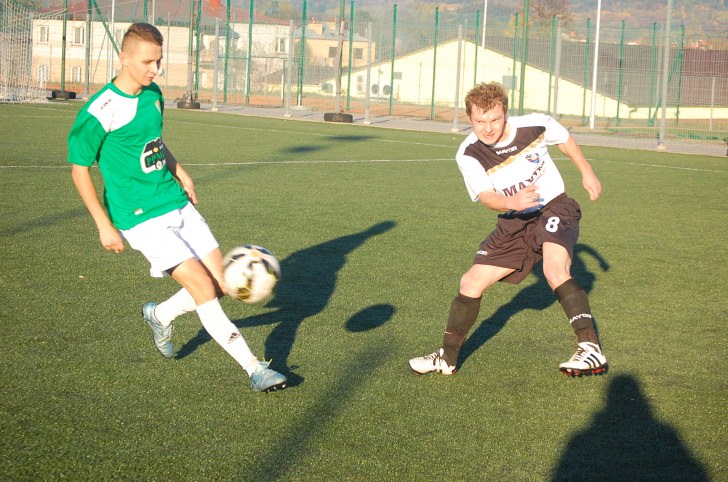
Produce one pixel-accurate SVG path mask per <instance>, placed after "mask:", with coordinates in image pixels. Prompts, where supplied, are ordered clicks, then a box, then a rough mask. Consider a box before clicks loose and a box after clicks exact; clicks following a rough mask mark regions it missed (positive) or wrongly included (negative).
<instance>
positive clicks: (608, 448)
mask: <svg viewBox="0 0 728 482" xmlns="http://www.w3.org/2000/svg"><path fill="white" fill-rule="evenodd" d="M552 480H553V481H567V480H573V481H582V480H599V481H604V480H608V481H612V480H613V481H626V480H656V481H657V480H660V481H667V480H675V481H677V480H679V481H707V480H709V478H708V476H707V474H706V471H705V468H704V467H703V466H702V465H701V464H700V462H699V461H698V460H697V459H696V458H695V456H693V455H692V454H691V453H690V450H689V449H688V448H687V447H686V446H685V444H684V443H683V442H682V441H681V440H680V437H679V436H678V434H677V432H676V431H675V430H674V429H673V428H672V427H670V426H669V425H666V424H664V423H662V422H660V421H659V420H657V419H656V418H655V417H654V415H653V414H652V409H651V407H650V404H649V402H648V401H647V399H646V398H645V395H644V393H643V391H642V388H641V387H640V384H639V382H638V381H637V380H636V379H635V378H634V377H633V376H631V375H618V376H617V377H615V378H613V379H612V380H611V382H610V384H609V388H608V393H607V406H606V407H605V408H604V410H602V411H601V412H599V413H597V414H596V415H595V416H594V419H593V420H592V423H591V425H590V426H589V427H587V428H586V429H585V430H584V431H583V432H581V433H578V434H576V435H575V436H574V437H573V438H572V439H571V441H570V442H569V443H568V445H567V446H566V448H565V450H564V452H563V454H562V455H561V460H560V461H559V464H558V466H557V467H556V469H555V471H554V473H553V478H552Z"/></svg>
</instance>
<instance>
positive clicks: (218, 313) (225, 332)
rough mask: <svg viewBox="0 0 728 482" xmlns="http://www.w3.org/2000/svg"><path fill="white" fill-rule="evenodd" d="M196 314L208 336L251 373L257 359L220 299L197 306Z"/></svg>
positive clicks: (256, 364) (255, 366) (256, 363)
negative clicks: (221, 304)
mask: <svg viewBox="0 0 728 482" xmlns="http://www.w3.org/2000/svg"><path fill="white" fill-rule="evenodd" d="M197 316H199V317H200V321H201V322H202V326H204V327H205V330H207V332H208V333H209V334H210V336H211V337H212V338H213V339H214V340H215V341H216V342H217V343H218V344H219V345H220V346H221V347H223V349H224V350H225V351H226V352H228V354H229V355H230V356H231V357H233V358H234V359H235V361H236V362H238V363H239V364H240V366H241V367H243V368H244V369H245V371H246V372H248V375H252V374H253V372H254V371H255V369H256V368H257V366H258V359H257V358H256V357H255V355H253V352H251V351H250V348H248V344H247V343H246V342H245V339H244V338H243V335H241V334H240V330H238V327H237V326H235V325H234V324H233V323H232V322H231V321H230V318H228V317H227V315H226V314H225V312H224V311H223V309H222V306H220V300H218V299H217V298H215V299H213V300H210V301H208V302H207V303H204V304H202V305H200V306H198V307H197Z"/></svg>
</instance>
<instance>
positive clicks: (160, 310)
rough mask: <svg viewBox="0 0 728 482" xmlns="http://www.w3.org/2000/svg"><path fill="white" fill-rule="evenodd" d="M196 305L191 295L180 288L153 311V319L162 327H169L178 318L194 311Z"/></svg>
mask: <svg viewBox="0 0 728 482" xmlns="http://www.w3.org/2000/svg"><path fill="white" fill-rule="evenodd" d="M196 309H197V305H195V300H193V299H192V295H190V294H189V292H188V291H187V290H186V289H184V288H182V289H181V290H179V291H178V292H176V293H175V294H173V295H172V296H171V297H170V298H169V299H168V300H167V301H163V302H161V303H159V304H158V305H157V307H156V308H155V309H154V317H155V318H156V319H157V321H159V322H160V323H161V324H162V326H169V325H170V324H171V323H172V322H173V321H174V320H175V319H176V318H177V317H178V316H180V315H184V314H185V313H189V312H190V311H195V310H196Z"/></svg>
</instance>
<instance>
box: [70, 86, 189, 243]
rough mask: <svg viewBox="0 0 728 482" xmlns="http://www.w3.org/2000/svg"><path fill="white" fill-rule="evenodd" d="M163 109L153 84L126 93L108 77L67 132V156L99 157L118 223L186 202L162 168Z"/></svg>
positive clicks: (79, 160)
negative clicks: (109, 80)
mask: <svg viewBox="0 0 728 482" xmlns="http://www.w3.org/2000/svg"><path fill="white" fill-rule="evenodd" d="M163 110H164V98H163V96H162V92H161V90H160V89H159V87H158V86H157V85H156V84H154V83H152V84H151V85H150V86H149V87H143V88H142V91H141V92H140V93H139V94H138V95H129V94H125V93H124V92H122V91H121V90H119V89H118V88H117V87H116V86H115V85H114V84H113V82H111V83H109V84H107V85H106V86H105V87H104V88H103V89H102V90H101V91H99V92H97V93H96V94H95V95H94V96H93V97H91V99H89V101H88V103H87V104H86V105H85V106H84V107H83V109H82V110H81V111H80V112H79V113H78V116H77V117H76V121H75V122H74V124H73V127H72V128H71V131H70V133H69V134H68V162H70V163H72V164H78V165H81V166H91V165H92V164H93V163H94V162H98V164H99V168H100V169H101V175H102V176H103V178H104V205H105V206H106V211H107V212H108V214H109V217H110V218H111V222H112V223H114V225H115V226H116V227H117V228H119V229H129V228H132V227H134V226H136V225H137V224H139V223H141V222H144V221H146V220H148V219H151V218H154V217H157V216H160V215H162V214H166V213H168V212H170V211H173V210H175V209H178V208H181V207H183V206H184V205H185V204H187V201H188V200H187V194H186V193H185V192H184V190H183V189H182V187H181V186H180V185H179V184H178V183H177V181H176V180H175V179H174V177H173V176H172V173H171V172H170V171H169V169H167V160H166V157H165V155H166V150H165V148H164V144H163V143H162V113H163Z"/></svg>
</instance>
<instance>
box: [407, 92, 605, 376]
mask: <svg viewBox="0 0 728 482" xmlns="http://www.w3.org/2000/svg"><path fill="white" fill-rule="evenodd" d="M465 107H466V112H467V114H468V116H469V117H470V123H471V125H472V128H473V132H472V133H471V134H470V135H468V137H467V138H466V139H465V140H464V141H463V143H462V144H461V145H460V148H459V149H458V152H457V155H456V160H457V164H458V167H459V168H460V171H461V173H462V175H463V179H464V181H465V187H466V188H467V191H468V194H469V195H470V198H471V199H472V201H473V202H477V201H480V202H481V203H482V204H483V205H484V206H485V207H487V208H489V209H492V210H494V211H497V212H499V213H500V214H499V215H498V222H497V224H496V227H495V230H494V231H493V232H492V233H491V234H490V235H489V236H488V238H487V239H485V240H484V241H483V242H482V243H481V245H480V247H479V248H478V250H477V252H476V255H475V260H474V261H473V265H472V266H471V267H470V269H468V271H467V272H466V273H465V274H464V275H463V277H462V278H461V280H460V291H459V293H458V294H457V296H456V297H455V299H454V300H453V301H452V304H451V306H450V314H449V316H448V320H447V325H446V327H445V335H444V338H443V343H442V347H441V348H440V349H439V350H437V351H435V352H434V353H431V354H429V355H425V356H422V357H417V358H413V359H411V360H410V361H409V364H410V367H411V368H412V370H414V371H415V372H416V373H429V372H437V373H442V374H445V375H452V374H453V373H455V372H456V370H457V363H458V355H459V353H460V348H461V347H462V345H463V342H464V341H465V337H466V336H467V334H468V331H469V330H470V328H471V327H472V326H473V324H474V323H475V321H476V318H477V316H478V312H479V310H480V300H481V297H482V295H483V292H484V291H485V290H487V289H488V288H489V287H490V286H492V285H494V284H495V283H496V282H498V281H504V282H507V283H512V284H518V283H520V282H521V281H522V280H523V279H524V278H526V276H527V275H528V274H529V273H530V272H531V270H532V269H533V266H534V265H535V264H536V263H537V262H538V261H539V260H541V259H543V271H544V275H545V277H546V281H547V282H548V284H549V286H550V287H551V289H552V290H553V291H554V293H555V294H556V298H557V299H558V300H559V303H560V304H561V306H562V308H563V309H564V312H565V313H566V318H567V319H568V320H569V323H570V324H571V327H572V328H573V329H574V331H575V333H576V337H577V345H578V348H577V351H576V353H575V354H574V355H573V356H572V357H571V359H569V360H568V361H566V362H564V363H561V364H560V365H559V368H560V370H561V371H562V372H563V373H565V374H566V375H568V376H581V375H591V374H601V373H605V372H606V371H607V369H608V366H607V360H606V358H605V356H604V354H603V353H602V350H601V346H600V344H599V339H598V334H597V329H596V325H595V322H594V319H593V318H592V313H591V309H590V307H589V299H588V297H587V294H586V291H585V290H584V289H583V288H582V287H581V286H580V285H579V283H578V282H577V281H576V280H574V278H572V277H571V274H570V268H571V261H572V259H573V256H574V245H575V244H576V241H577V239H578V237H579V220H580V219H581V209H580V207H579V204H578V203H577V202H576V201H575V200H573V199H571V198H570V197H568V196H567V195H566V193H565V192H564V182H563V179H562V178H561V174H560V173H559V171H558V169H557V168H556V165H555V164H554V162H553V160H552V159H551V157H550V156H549V153H548V149H547V146H549V145H557V146H558V148H559V150H560V151H561V152H562V153H564V154H565V155H566V156H567V157H568V158H569V159H570V160H571V161H572V162H573V164H574V165H575V166H576V168H577V169H578V170H579V172H580V173H581V177H582V185H583V187H584V189H586V191H587V192H588V193H589V198H590V199H591V200H592V201H596V200H597V199H598V198H599V195H600V193H601V191H602V187H601V184H600V182H599V179H598V178H597V176H596V175H595V174H594V171H593V170H592V168H591V166H590V165H589V163H588V162H587V161H586V159H585V158H584V155H583V154H582V152H581V149H580V148H579V146H578V145H577V143H576V141H575V140H574V138H573V137H571V135H570V134H569V132H568V131H567V130H566V129H565V128H564V127H563V126H562V125H561V124H559V123H558V122H557V121H555V120H554V119H552V118H551V117H549V116H547V115H543V114H529V115H524V116H520V117H508V115H507V114H508V97H507V95H506V92H505V90H504V89H503V87H502V86H501V85H500V84H498V83H496V82H492V83H488V84H485V83H483V84H480V85H477V86H475V87H474V88H473V89H472V90H471V91H470V92H469V93H468V94H467V96H466V97H465Z"/></svg>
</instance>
